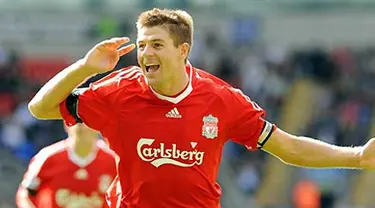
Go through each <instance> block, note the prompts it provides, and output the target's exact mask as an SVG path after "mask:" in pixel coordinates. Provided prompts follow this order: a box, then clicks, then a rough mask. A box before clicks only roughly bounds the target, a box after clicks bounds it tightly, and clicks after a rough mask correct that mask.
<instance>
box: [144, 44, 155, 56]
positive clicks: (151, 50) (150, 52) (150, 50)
mask: <svg viewBox="0 0 375 208" xmlns="http://www.w3.org/2000/svg"><path fill="white" fill-rule="evenodd" d="M154 52H155V51H154V48H153V47H152V46H151V45H149V44H147V45H146V46H145V47H144V49H143V55H146V56H147V55H153V54H154Z"/></svg>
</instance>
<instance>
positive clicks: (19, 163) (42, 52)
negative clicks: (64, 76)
mask: <svg viewBox="0 0 375 208" xmlns="http://www.w3.org/2000/svg"><path fill="white" fill-rule="evenodd" d="M152 7H166V8H182V9H186V10H187V11H188V12H190V13H191V14H192V15H193V18H194V21H195V42H194V47H193V51H192V53H191V56H190V61H191V62H192V63H193V64H194V65H195V66H197V67H201V68H204V69H207V70H208V71H210V72H212V73H214V74H216V75H218V76H219V77H221V78H223V79H225V80H227V81H228V82H230V83H231V84H233V85H234V86H237V87H239V88H241V89H243V91H244V92H245V93H246V94H247V95H249V96H250V97H251V98H252V99H253V100H255V101H256V102H258V104H259V105H260V106H262V107H263V108H264V109H266V110H267V112H268V114H267V118H268V119H269V120H270V121H272V122H274V123H276V124H278V126H279V127H281V128H283V129H285V130H287V131H289V132H291V133H295V134H299V135H307V136H313V137H315V138H319V139H321V140H324V141H327V142H330V143H335V144H339V145H361V144H364V143H365V142H366V141H367V138H369V137H371V136H372V135H375V117H374V114H373V112H374V110H375V109H374V100H375V99H374V98H375V90H374V89H375V88H374V87H375V86H374V85H375V82H374V80H375V47H374V46H375V13H374V11H375V2H373V1H362V0H361V1H359V0H358V1H357V0H350V1H349V0H340V1H339V0H315V1H313V0H298V1H297V0H280V1H272V2H271V1H266V0H256V1H255V0H254V1H250V0H249V1H240V0H56V1H48V0H33V1H27V0H0V120H1V125H0V158H1V159H0V208H8V207H9V208H10V207H15V205H14V195H15V191H16V188H17V186H18V184H19V182H20V180H21V177H22V174H23V173H24V170H25V168H26V165H27V163H28V161H29V159H30V157H31V156H32V155H33V154H35V153H36V152H37V151H38V150H39V149H40V148H42V147H44V146H46V145H48V144H51V143H53V142H55V141H58V140H60V139H63V138H64V137H65V133H64V131H63V129H62V125H61V121H38V120H35V119H33V118H32V117H31V115H30V114H29V112H28V111H27V102H28V101H29V100H30V98H31V96H33V94H34V93H35V92H36V90H38V89H39V88H40V86H41V84H43V83H44V82H45V81H46V80H48V79H49V78H50V77H51V76H53V75H54V74H55V73H56V72H57V71H58V70H60V69H62V68H63V67H65V66H67V65H68V64H69V63H72V61H74V60H76V59H77V58H80V57H81V56H83V55H84V54H85V53H86V51H88V50H89V49H90V48H91V47H92V46H93V44H95V43H96V42H98V41H99V40H102V39H105V38H109V37H113V36H122V35H124V36H129V37H131V38H133V41H134V40H135V37H136V35H135V26H134V22H135V21H136V17H137V15H138V14H139V12H140V11H142V10H144V9H148V8H152ZM135 61H136V59H135V52H133V53H131V55H128V56H125V57H124V58H122V59H121V61H120V63H119V65H118V67H117V68H119V67H121V66H126V65H130V64H134V63H135ZM306 157H309V156H308V155H306ZM374 176H375V175H374V173H373V172H361V171H354V170H312V169H302V168H295V167H290V166H286V165H284V164H282V163H281V162H279V161H278V160H277V159H275V158H273V157H271V156H269V155H267V154H265V153H262V152H255V153H246V151H245V150H244V148H242V147H240V146H238V145H235V144H233V143H229V144H228V145H227V146H226V148H225V152H224V156H223V163H222V167H221V169H220V175H219V182H220V184H221V185H222V187H223V192H224V194H223V198H222V205H223V208H227V207H236V208H237V207H238V208H242V207H243V208H245V207H269V208H273V207H275V208H284V207H285V208H287V207H301V206H300V205H301V201H312V202H314V201H317V200H316V199H317V198H318V197H319V196H320V199H321V200H320V201H319V203H320V204H321V207H337V208H346V207H364V208H365V207H373V206H374V204H375V197H373V192H372V190H373V187H374V185H375V179H374ZM301 199H302V200H301ZM308 207H309V208H312V207H313V206H312V205H311V206H308Z"/></svg>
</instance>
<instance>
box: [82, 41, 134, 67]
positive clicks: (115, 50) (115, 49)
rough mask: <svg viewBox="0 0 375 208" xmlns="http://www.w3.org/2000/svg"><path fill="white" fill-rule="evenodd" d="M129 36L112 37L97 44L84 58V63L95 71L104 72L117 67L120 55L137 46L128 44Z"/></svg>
mask: <svg viewBox="0 0 375 208" xmlns="http://www.w3.org/2000/svg"><path fill="white" fill-rule="evenodd" d="M129 40H130V39H129V38H128V37H122V38H111V39H109V40H104V41H102V42H100V43H98V44H96V45H95V46H94V47H93V48H92V49H91V50H90V51H89V52H88V53H87V54H86V56H85V58H84V59H83V64H84V65H85V66H86V67H87V68H88V69H90V70H93V72H94V73H104V72H107V71H110V70H112V69H113V68H115V66H116V64H117V62H118V61H119V59H120V57H121V56H123V55H125V54H127V53H129V52H130V51H132V50H133V49H134V48H135V45H134V44H129V45H126V46H124V47H122V48H120V46H122V45H123V44H125V43H128V42H129Z"/></svg>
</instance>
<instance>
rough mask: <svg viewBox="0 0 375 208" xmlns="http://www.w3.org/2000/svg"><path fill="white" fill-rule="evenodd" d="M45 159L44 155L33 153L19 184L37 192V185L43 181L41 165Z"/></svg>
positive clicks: (42, 165)
mask: <svg viewBox="0 0 375 208" xmlns="http://www.w3.org/2000/svg"><path fill="white" fill-rule="evenodd" d="M46 160H47V157H45V156H44V155H43V154H41V153H39V154H37V155H35V156H34V157H33V158H32V159H31V161H30V164H29V166H28V167H27V171H26V173H25V175H24V177H23V180H22V183H21V185H22V186H23V187H24V188H26V189H28V190H29V191H33V192H37V191H38V190H39V187H40V186H41V185H42V183H43V181H44V177H43V167H44V165H45V162H46Z"/></svg>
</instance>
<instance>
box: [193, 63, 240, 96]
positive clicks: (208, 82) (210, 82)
mask: <svg viewBox="0 0 375 208" xmlns="http://www.w3.org/2000/svg"><path fill="white" fill-rule="evenodd" d="M195 76H196V77H197V80H198V84H199V85H202V87H200V88H201V89H203V90H207V91H210V92H211V93H214V94H217V95H222V94H227V93H228V91H231V89H234V88H233V87H232V86H231V85H230V84H229V83H227V82H226V81H224V80H222V79H220V78H219V77H217V76H215V75H213V74H210V73H208V72H206V71H204V70H202V69H198V68H196V69H195Z"/></svg>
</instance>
